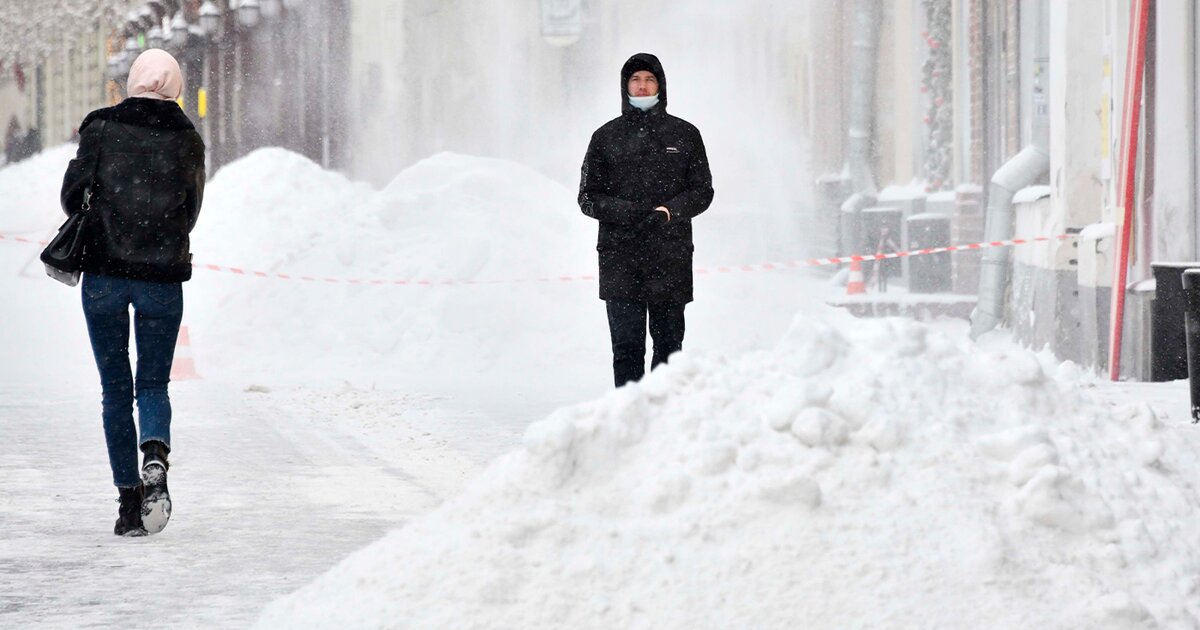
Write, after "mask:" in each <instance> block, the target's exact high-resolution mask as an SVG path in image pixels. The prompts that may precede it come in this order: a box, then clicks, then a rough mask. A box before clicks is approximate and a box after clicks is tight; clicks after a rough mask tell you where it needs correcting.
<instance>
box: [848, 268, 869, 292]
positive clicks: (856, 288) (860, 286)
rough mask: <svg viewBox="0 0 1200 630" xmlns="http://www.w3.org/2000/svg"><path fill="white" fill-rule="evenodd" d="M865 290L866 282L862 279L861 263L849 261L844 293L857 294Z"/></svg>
mask: <svg viewBox="0 0 1200 630" xmlns="http://www.w3.org/2000/svg"><path fill="white" fill-rule="evenodd" d="M866 292H867V283H866V282H864V281H863V272H862V263H860V262H859V261H857V260H851V261H850V277H849V278H847V279H846V295H858V294H859V293H866Z"/></svg>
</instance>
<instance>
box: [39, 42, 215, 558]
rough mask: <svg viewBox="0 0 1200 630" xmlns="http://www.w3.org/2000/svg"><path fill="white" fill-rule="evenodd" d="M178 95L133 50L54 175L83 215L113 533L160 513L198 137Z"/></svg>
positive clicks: (168, 77)
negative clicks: (111, 102) (120, 93)
mask: <svg viewBox="0 0 1200 630" xmlns="http://www.w3.org/2000/svg"><path fill="white" fill-rule="evenodd" d="M182 92H183V75H182V73H180V71H179V64H178V63H176V61H175V58H174V57H172V56H171V55H170V54H168V53H167V52H166V51H163V50H159V49H151V50H147V51H146V52H144V53H142V54H141V55H140V56H139V57H138V58H137V60H136V61H134V63H133V67H132V68H130V70H129V84H128V88H127V94H128V98H126V99H125V100H124V101H122V102H121V103H119V104H117V105H115V106H113V107H108V108H105V109H99V110H96V111H94V112H92V113H90V114H88V115H87V117H86V118H84V120H83V123H82V124H81V125H80V126H79V152H78V154H77V155H76V156H75V159H73V160H71V163H70V165H69V166H68V167H67V174H66V176H65V177H64V178H63V187H62V207H63V210H64V211H65V212H66V213H67V214H68V215H70V214H73V213H75V212H80V211H86V212H88V219H87V227H86V230H85V235H86V236H85V239H86V246H85V250H84V252H85V253H84V259H83V264H82V270H83V282H82V285H83V291H82V293H83V315H84V319H85V320H86V321H87V327H88V335H89V336H90V338H91V342H92V353H93V354H94V355H95V357H96V367H97V368H98V369H99V371H100V384H101V387H102V388H103V391H104V397H103V418H104V439H105V440H106V441H107V443H108V460H109V464H110V465H111V466H112V473H113V483H114V484H115V485H116V486H117V490H118V493H119V495H120V504H121V506H120V508H119V510H118V514H119V517H118V519H117V523H116V527H115V528H114V530H113V533H115V534H117V535H118V536H142V535H145V534H147V533H150V534H153V533H157V532H159V531H162V529H163V527H166V525H167V519H169V518H170V516H171V498H170V495H169V494H168V493H167V468H168V465H167V453H169V452H170V451H171V400H170V398H169V397H168V395H167V382H168V381H169V380H170V375H171V362H172V360H173V359H174V355H175V339H176V337H177V336H178V334H179V322H180V320H181V319H182V318H183V284H182V283H183V282H184V281H186V280H188V279H190V278H191V276H192V267H191V254H190V253H189V241H188V234H189V233H190V232H191V231H192V228H193V227H194V226H195V225H196V217H197V216H199V214H200V201H201V197H202V195H203V192H204V141H203V140H201V138H200V135H199V134H198V133H196V129H195V127H194V126H193V125H192V123H191V121H190V120H188V118H187V116H186V115H184V113H183V111H182V110H181V109H180V108H179V106H178V105H177V104H176V103H175V99H177V98H179V96H180V94H181V93H182ZM130 306H133V312H134V319H133V330H134V335H135V338H136V341H137V372H136V374H137V376H136V378H135V377H134V375H133V371H132V370H131V368H130V364H129V307H130ZM135 398H136V400H137V411H138V424H139V425H140V429H141V436H140V439H139V437H138V435H137V427H135V425H134V421H133V402H134V400H135ZM139 445H140V447H141V451H142V454H143V460H142V467H141V471H140V472H141V474H140V475H139V470H138V447H139Z"/></svg>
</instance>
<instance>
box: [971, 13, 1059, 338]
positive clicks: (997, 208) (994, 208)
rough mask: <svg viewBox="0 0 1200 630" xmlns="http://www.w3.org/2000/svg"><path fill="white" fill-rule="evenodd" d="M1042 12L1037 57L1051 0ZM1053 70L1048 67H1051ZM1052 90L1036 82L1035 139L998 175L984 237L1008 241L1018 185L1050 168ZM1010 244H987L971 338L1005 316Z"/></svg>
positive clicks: (1046, 50)
mask: <svg viewBox="0 0 1200 630" xmlns="http://www.w3.org/2000/svg"><path fill="white" fill-rule="evenodd" d="M1031 8H1033V9H1034V11H1035V12H1036V16H1037V18H1036V20H1037V26H1036V27H1035V28H1036V31H1035V32H1034V33H1031V35H1033V36H1034V37H1035V39H1034V54H1033V57H1034V59H1047V58H1048V57H1049V55H1050V30H1049V27H1050V13H1049V4H1048V0H1037V2H1036V4H1035V5H1034V6H1033V7H1031ZM1047 70H1048V69H1047ZM1047 96H1048V90H1047V88H1046V86H1045V85H1044V84H1041V83H1036V84H1035V93H1034V95H1033V102H1032V108H1031V109H1032V111H1033V118H1032V120H1031V123H1032V128H1031V130H1030V131H1031V134H1030V136H1031V137H1030V144H1029V145H1028V146H1026V147H1025V148H1024V149H1021V152H1020V153H1018V154H1017V155H1015V156H1014V157H1013V158H1012V159H1011V160H1009V161H1007V162H1005V163H1004V165H1003V166H1001V167H1000V168H999V169H997V170H996V173H995V174H994V175H992V181H991V185H990V186H989V188H988V196H987V214H986V215H985V217H984V226H983V240H984V241H987V242H991V241H1007V240H1009V239H1011V238H1012V234H1013V207H1012V206H1013V204H1012V200H1013V197H1014V196H1015V195H1016V194H1017V191H1019V190H1021V189H1022V188H1025V187H1026V186H1032V185H1034V184H1036V183H1038V182H1039V181H1041V179H1042V177H1043V176H1044V175H1045V174H1047V173H1048V172H1049V171H1050V115H1049V104H1048V103H1047V101H1046V98H1047ZM1010 249H1011V248H1009V247H992V248H989V249H985V250H983V259H982V261H981V264H980V270H979V301H978V303H977V304H976V306H975V310H974V311H973V312H972V313H971V338H972V339H978V338H979V337H980V336H981V335H983V334H984V333H986V332H988V331H990V330H992V329H994V328H995V327H996V326H997V325H999V324H1000V322H1001V321H1003V320H1004V294H1005V292H1006V289H1007V287H1008V269H1009V261H1010V258H1011V256H1010V253H1009V252H1010Z"/></svg>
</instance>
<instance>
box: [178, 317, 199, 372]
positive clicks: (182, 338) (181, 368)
mask: <svg viewBox="0 0 1200 630" xmlns="http://www.w3.org/2000/svg"><path fill="white" fill-rule="evenodd" d="M197 378H200V375H199V374H197V373H196V361H195V360H194V359H193V358H192V338H191V337H190V336H189V335H188V327H187V326H180V327H179V340H178V341H177V342H176V343H175V362H174V363H172V364H171V380H172V381H187V380H192V379H197Z"/></svg>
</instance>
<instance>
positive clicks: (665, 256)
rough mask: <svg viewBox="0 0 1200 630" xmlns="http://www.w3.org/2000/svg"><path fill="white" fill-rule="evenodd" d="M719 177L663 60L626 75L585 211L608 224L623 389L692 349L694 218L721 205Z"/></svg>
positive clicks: (584, 189)
mask: <svg viewBox="0 0 1200 630" xmlns="http://www.w3.org/2000/svg"><path fill="white" fill-rule="evenodd" d="M712 198H713V188H712V174H711V173H710V172H709V170H708V157H707V156H706V155H705V153H704V141H703V140H701V138H700V132H699V131H698V130H697V129H696V128H695V127H694V126H692V125H691V124H690V123H688V122H687V121H685V120H682V119H680V118H676V117H674V116H672V115H670V114H668V113H667V77H666V75H665V74H664V73H663V69H662V64H661V63H659V61H658V58H657V57H655V56H654V55H651V54H647V53H638V54H636V55H634V56H632V57H630V58H629V61H626V62H625V65H624V67H622V68H621V116H620V117H618V118H616V119H614V120H612V121H609V122H608V123H606V124H605V125H604V126H602V127H600V128H599V129H597V130H596V132H595V133H594V134H592V140H591V143H590V144H589V145H588V150H587V155H586V156H584V159H583V169H582V174H581V176H580V182H579V207H580V209H582V210H583V213H584V214H586V215H587V216H589V217H592V218H593V219H596V220H597V221H599V222H600V234H599V237H598V239H597V243H596V250H597V251H598V252H599V258H600V299H602V300H604V301H605V303H606V304H607V307H608V328H609V332H610V333H611V335H612V349H613V377H614V381H615V382H616V385H617V387H620V386H622V385H624V384H626V383H628V382H630V381H636V380H639V379H641V378H642V375H643V374H644V373H645V371H646V319H647V314H649V321H650V336H651V337H652V338H653V339H654V356H653V359H652V360H651V369H653V368H654V367H657V366H658V365H659V364H662V363H666V361H667V357H669V356H670V355H671V353H673V352H677V351H679V350H681V349H682V348H683V331H684V319H683V310H684V306H686V305H687V303H688V302H691V301H692V218H693V217H695V216H696V215H698V214H700V213H701V212H704V211H705V210H706V209H708V205H709V204H710V203H712Z"/></svg>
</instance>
